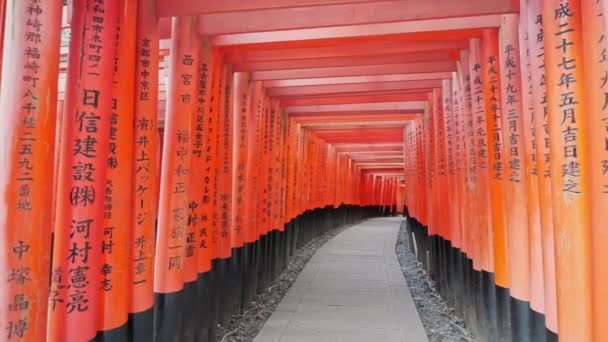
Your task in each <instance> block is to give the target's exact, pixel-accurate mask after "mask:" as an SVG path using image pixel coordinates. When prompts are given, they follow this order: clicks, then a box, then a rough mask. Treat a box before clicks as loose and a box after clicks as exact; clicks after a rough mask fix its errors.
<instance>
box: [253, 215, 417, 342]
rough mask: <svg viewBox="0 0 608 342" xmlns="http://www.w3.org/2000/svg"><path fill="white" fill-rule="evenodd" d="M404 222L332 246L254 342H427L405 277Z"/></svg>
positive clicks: (352, 231)
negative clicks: (401, 256)
mask: <svg viewBox="0 0 608 342" xmlns="http://www.w3.org/2000/svg"><path fill="white" fill-rule="evenodd" d="M401 221H402V218H399V217H395V218H377V219H372V220H368V221H365V222H363V223H361V224H358V225H356V226H353V227H351V228H349V229H347V230H345V231H344V232H342V233H340V234H339V235H338V236H336V237H335V238H333V239H332V240H330V241H329V242H327V244H325V246H323V247H322V248H321V249H319V250H318V251H317V253H316V254H315V255H314V256H313V257H312V259H311V260H310V262H309V263H308V265H306V267H305V268H304V270H303V271H302V273H301V274H300V276H299V277H298V279H297V280H296V282H295V283H294V284H293V286H292V287H291V289H289V292H287V294H286V295H285V297H284V298H283V300H282V301H281V303H280V304H279V306H278V308H277V310H276V311H275V312H274V313H273V314H272V316H271V317H270V319H269V320H268V321H267V322H266V324H265V325H264V328H263V329H262V331H260V333H259V334H258V336H257V337H256V339H255V342H382V341H388V342H409V341H412V342H425V341H428V339H427V336H426V334H425V332H424V328H423V326H422V323H421V322H420V317H419V316H418V312H417V311H416V307H415V306H414V302H413V301H412V296H411V294H410V291H409V289H408V287H407V284H406V282H405V279H404V278H403V273H402V272H401V269H400V266H399V261H398V260H397V255H396V254H395V242H396V240H397V232H398V230H399V224H400V222H401Z"/></svg>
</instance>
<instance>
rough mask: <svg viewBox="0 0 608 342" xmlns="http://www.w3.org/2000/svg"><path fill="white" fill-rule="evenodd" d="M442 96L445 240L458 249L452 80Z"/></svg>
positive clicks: (443, 89)
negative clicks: (445, 191) (446, 217)
mask: <svg viewBox="0 0 608 342" xmlns="http://www.w3.org/2000/svg"><path fill="white" fill-rule="evenodd" d="M441 95H442V97H441V98H442V102H443V122H444V127H445V130H444V131H445V137H444V138H445V155H446V170H447V177H448V178H447V193H446V197H447V201H448V206H447V207H446V208H445V209H444V211H445V212H447V213H449V215H448V217H449V219H448V225H447V227H446V228H445V229H446V232H445V238H446V239H447V240H450V242H451V244H452V247H454V248H457V247H458V246H457V245H456V244H454V243H455V241H454V236H455V233H456V230H455V229H456V227H457V222H456V215H455V205H454V201H455V198H456V165H455V160H456V157H455V155H454V133H453V130H452V121H453V120H454V118H453V113H454V111H453V107H452V106H453V102H452V82H451V81H450V80H443V81H442V87H441ZM456 242H457V241H456Z"/></svg>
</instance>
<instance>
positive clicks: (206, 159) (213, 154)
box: [195, 51, 222, 260]
mask: <svg viewBox="0 0 608 342" xmlns="http://www.w3.org/2000/svg"><path fill="white" fill-rule="evenodd" d="M211 56H212V57H211V61H212V62H211V65H210V66H208V69H209V70H210V73H211V74H210V75H211V77H210V78H209V79H208V82H209V88H210V94H209V96H208V99H209V100H208V103H207V106H206V107H205V108H206V109H205V112H204V118H203V120H204V124H203V128H204V132H205V134H204V141H203V171H204V176H203V184H204V185H203V191H202V193H201V194H200V196H201V217H200V221H201V224H202V228H201V230H202V231H204V234H205V235H207V238H206V241H207V246H208V249H209V254H210V256H211V260H215V259H217V258H218V257H219V232H218V229H217V226H216V221H217V220H216V217H215V203H216V193H217V190H216V189H217V165H218V164H217V150H218V146H217V144H218V132H219V127H218V124H219V122H218V119H219V110H218V103H219V91H220V82H221V78H222V60H221V55H220V54H219V52H217V51H212V52H211ZM195 195H196V194H195Z"/></svg>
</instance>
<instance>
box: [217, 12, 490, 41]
mask: <svg viewBox="0 0 608 342" xmlns="http://www.w3.org/2000/svg"><path fill="white" fill-rule="evenodd" d="M499 24H500V16H499V15H497V14H488V15H478V16H469V17H450V18H441V19H435V18H433V19H422V20H415V21H401V22H399V21H398V22H390V23H375V24H362V25H345V26H330V27H320V28H306V29H293V30H277V31H271V32H251V33H236V34H225V35H217V36H215V37H214V38H213V44H214V45H217V46H232V45H244V44H262V43H283V42H294V41H307V40H316V39H347V38H354V37H373V36H382V35H398V34H414V33H416V34H417V33H420V32H425V33H431V32H432V33H437V32H442V31H458V30H476V29H483V28H487V27H496V26H498V25H499Z"/></svg>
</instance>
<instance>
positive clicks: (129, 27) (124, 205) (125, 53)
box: [97, 0, 137, 338]
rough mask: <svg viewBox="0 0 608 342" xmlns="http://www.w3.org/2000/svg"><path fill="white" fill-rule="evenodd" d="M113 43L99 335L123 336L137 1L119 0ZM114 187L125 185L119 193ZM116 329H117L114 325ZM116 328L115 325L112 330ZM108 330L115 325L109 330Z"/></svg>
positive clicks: (129, 214)
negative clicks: (114, 49)
mask: <svg viewBox="0 0 608 342" xmlns="http://www.w3.org/2000/svg"><path fill="white" fill-rule="evenodd" d="M118 2H119V6H120V11H119V13H117V16H116V17H115V18H113V20H114V22H113V23H112V25H116V37H115V38H114V44H115V48H116V52H115V55H114V79H113V87H112V111H111V114H110V142H109V155H108V159H107V171H106V184H105V192H104V222H103V225H104V228H103V237H102V241H101V254H102V261H101V267H100V269H99V289H100V308H99V309H100V312H99V319H98V322H99V323H98V327H97V329H98V330H99V331H100V334H101V335H104V334H111V335H107V336H108V337H109V336H113V337H115V338H119V336H123V338H126V334H127V329H126V323H127V316H128V312H129V300H127V298H128V295H129V287H130V285H129V281H124V280H126V279H129V276H130V274H131V272H130V269H129V264H130V262H129V258H130V246H129V244H128V243H125V242H126V241H129V239H130V234H131V233H130V227H131V223H132V221H131V220H132V213H133V211H132V210H133V206H132V199H133V193H132V191H131V190H130V189H132V178H131V175H132V173H133V163H132V158H133V144H134V142H135V141H134V137H133V118H134V110H135V104H134V99H135V88H134V87H133V85H134V83H135V34H136V29H137V26H136V25H137V24H136V23H137V22H136V20H132V18H134V17H137V1H136V0H120V1H118ZM118 189H129V190H128V191H125V193H121V194H120V195H119V194H118V191H119V190H118ZM118 328H120V329H118ZM115 329H116V330H115ZM110 330H115V331H113V332H111V333H110V332H109V331H110Z"/></svg>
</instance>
